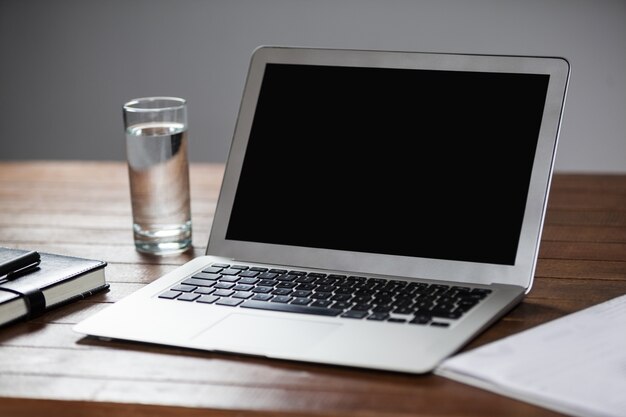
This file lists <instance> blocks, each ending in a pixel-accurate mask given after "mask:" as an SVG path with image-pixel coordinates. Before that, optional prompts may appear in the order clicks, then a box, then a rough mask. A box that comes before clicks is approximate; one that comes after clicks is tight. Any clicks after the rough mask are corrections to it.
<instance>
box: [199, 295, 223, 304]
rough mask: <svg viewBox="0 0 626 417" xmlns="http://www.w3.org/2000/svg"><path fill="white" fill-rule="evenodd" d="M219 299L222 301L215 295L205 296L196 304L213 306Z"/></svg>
mask: <svg viewBox="0 0 626 417" xmlns="http://www.w3.org/2000/svg"><path fill="white" fill-rule="evenodd" d="M219 299H220V298H219V297H215V296H214V295H203V296H202V297H200V298H198V299H197V300H196V303H205V304H212V303H214V302H216V301H217V300H219Z"/></svg>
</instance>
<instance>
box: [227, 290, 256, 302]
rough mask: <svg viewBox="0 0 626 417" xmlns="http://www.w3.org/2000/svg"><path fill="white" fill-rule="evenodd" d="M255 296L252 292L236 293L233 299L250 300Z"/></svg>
mask: <svg viewBox="0 0 626 417" xmlns="http://www.w3.org/2000/svg"><path fill="white" fill-rule="evenodd" d="M253 295H254V294H253V293H251V292H250V291H236V292H235V293H234V294H233V295H232V297H233V298H242V299H244V300H245V299H248V298H250V297H252V296H253Z"/></svg>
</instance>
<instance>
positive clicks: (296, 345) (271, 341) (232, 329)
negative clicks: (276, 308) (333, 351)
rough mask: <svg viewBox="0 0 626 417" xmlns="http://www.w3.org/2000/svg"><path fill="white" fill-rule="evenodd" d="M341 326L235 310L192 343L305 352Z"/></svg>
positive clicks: (243, 349) (260, 351)
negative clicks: (262, 315) (255, 314)
mask: <svg viewBox="0 0 626 417" xmlns="http://www.w3.org/2000/svg"><path fill="white" fill-rule="evenodd" d="M339 327H341V324H332V323H323V322H319V321H308V320H307V321H304V320H302V321H300V320H293V319H288V318H271V317H258V316H253V315H250V314H239V313H235V314H231V315H229V316H227V317H226V318H225V319H223V320H221V321H219V322H217V323H216V324H214V325H212V326H211V327H209V328H208V329H206V330H205V331H203V332H202V333H200V334H199V335H198V336H196V337H195V338H193V343H194V344H196V343H199V344H201V345H206V346H207V347H209V348H212V349H214V350H225V351H227V350H229V349H232V350H235V351H241V352H248V353H254V354H264V353H265V352H267V353H270V354H271V353H272V352H273V353H276V352H280V351H288V352H304V351H305V350H308V349H310V348H311V347H313V346H314V345H315V344H316V343H318V342H320V341H322V340H323V339H324V338H325V337H327V336H328V335H329V334H330V333H332V332H333V331H334V330H336V329H337V328H339Z"/></svg>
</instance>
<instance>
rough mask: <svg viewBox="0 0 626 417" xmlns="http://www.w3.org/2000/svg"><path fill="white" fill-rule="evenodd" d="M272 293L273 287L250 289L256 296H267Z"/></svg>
mask: <svg viewBox="0 0 626 417" xmlns="http://www.w3.org/2000/svg"><path fill="white" fill-rule="evenodd" d="M272 291H274V287H255V288H253V289H252V292H253V293H257V294H267V293H270V292H272Z"/></svg>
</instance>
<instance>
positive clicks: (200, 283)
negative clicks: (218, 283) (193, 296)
mask: <svg viewBox="0 0 626 417" xmlns="http://www.w3.org/2000/svg"><path fill="white" fill-rule="evenodd" d="M181 284H185V285H193V286H196V287H212V286H213V285H215V281H209V280H207V279H197V278H188V279H186V280H184V281H183V282H181Z"/></svg>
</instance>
